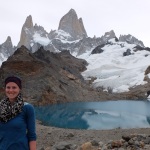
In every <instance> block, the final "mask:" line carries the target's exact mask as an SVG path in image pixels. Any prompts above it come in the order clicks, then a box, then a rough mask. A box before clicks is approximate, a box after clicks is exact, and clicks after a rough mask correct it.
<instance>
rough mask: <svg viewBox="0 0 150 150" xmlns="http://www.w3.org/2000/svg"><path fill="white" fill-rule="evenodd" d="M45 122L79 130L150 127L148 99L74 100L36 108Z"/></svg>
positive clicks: (40, 118) (37, 114) (45, 123)
mask: <svg viewBox="0 0 150 150" xmlns="http://www.w3.org/2000/svg"><path fill="white" fill-rule="evenodd" d="M35 112H36V117H37V119H39V120H41V121H42V122H43V124H44V125H50V126H56V127H61V128H76V129H114V128H146V127H150V102H149V101H125V100H123V101H121V100H118V101H105V102H74V103H65V104H56V105H49V106H40V107H35Z"/></svg>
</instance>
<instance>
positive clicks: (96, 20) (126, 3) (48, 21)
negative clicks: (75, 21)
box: [0, 0, 150, 47]
mask: <svg viewBox="0 0 150 150" xmlns="http://www.w3.org/2000/svg"><path fill="white" fill-rule="evenodd" d="M149 7H150V0H4V1H1V5H0V44H2V43H3V42H5V40H6V38H7V36H11V39H12V42H13V44H14V45H17V44H18V42H19V39H20V33H21V28H22V26H23V24H24V22H25V20H26V18H27V16H29V15H31V16H32V19H33V23H34V24H35V23H37V24H38V25H41V26H43V27H44V29H45V30H46V31H47V32H50V30H51V29H52V30H55V29H58V25H59V21H60V19H61V18H62V17H63V16H64V15H65V14H66V13H68V11H69V10H70V9H71V8H72V9H74V10H75V11H76V13H77V15H78V18H80V17H81V18H82V19H83V23H84V27H85V29H86V32H87V34H88V36H90V37H93V36H94V35H96V36H97V37H101V36H102V35H104V33H105V32H108V31H110V30H114V32H115V33H116V36H117V37H119V36H120V34H122V35H126V34H131V35H133V36H135V37H136V38H138V39H139V40H141V41H143V43H144V45H145V46H147V47H150V9H149Z"/></svg>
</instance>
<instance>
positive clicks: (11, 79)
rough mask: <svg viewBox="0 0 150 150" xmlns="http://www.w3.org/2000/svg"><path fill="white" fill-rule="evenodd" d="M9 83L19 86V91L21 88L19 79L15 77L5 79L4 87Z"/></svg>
mask: <svg viewBox="0 0 150 150" xmlns="http://www.w3.org/2000/svg"><path fill="white" fill-rule="evenodd" d="M9 82H14V83H16V84H17V85H18V86H19V88H20V89H21V88H22V84H21V79H20V78H19V77H16V76H9V77H7V78H6V79H5V87H6V84H7V83H9Z"/></svg>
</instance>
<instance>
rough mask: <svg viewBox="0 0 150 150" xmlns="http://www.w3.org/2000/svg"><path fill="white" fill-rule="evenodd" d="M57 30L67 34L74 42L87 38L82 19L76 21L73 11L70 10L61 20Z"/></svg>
mask: <svg viewBox="0 0 150 150" xmlns="http://www.w3.org/2000/svg"><path fill="white" fill-rule="evenodd" d="M58 30H63V31H65V32H67V33H69V34H70V35H71V36H72V37H73V38H74V40H77V39H81V38H83V37H87V33H86V30H85V28H84V25H83V21H82V18H79V19H78V16H77V14H76V12H75V10H74V9H71V10H70V11H69V12H68V13H67V14H66V15H64V16H63V17H62V18H61V20H60V22H59V27H58Z"/></svg>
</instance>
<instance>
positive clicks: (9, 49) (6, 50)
mask: <svg viewBox="0 0 150 150" xmlns="http://www.w3.org/2000/svg"><path fill="white" fill-rule="evenodd" d="M0 52H1V53H2V54H3V55H4V56H5V57H8V56H10V55H12V54H13V53H14V48H13V44H12V41H11V37H10V36H8V37H7V39H6V41H5V42H4V43H3V44H2V45H1V47H0Z"/></svg>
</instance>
